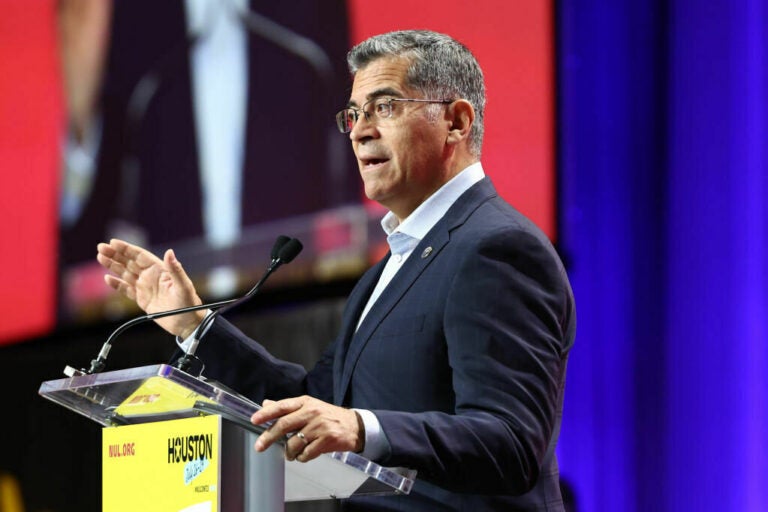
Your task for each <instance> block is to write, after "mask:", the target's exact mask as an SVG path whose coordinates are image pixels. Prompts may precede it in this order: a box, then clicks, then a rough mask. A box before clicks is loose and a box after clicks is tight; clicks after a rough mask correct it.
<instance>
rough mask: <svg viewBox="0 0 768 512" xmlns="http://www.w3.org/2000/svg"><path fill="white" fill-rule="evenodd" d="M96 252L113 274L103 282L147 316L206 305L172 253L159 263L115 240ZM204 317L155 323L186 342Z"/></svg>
mask: <svg viewBox="0 0 768 512" xmlns="http://www.w3.org/2000/svg"><path fill="white" fill-rule="evenodd" d="M97 250H98V254H97V255H96V259H97V260H98V262H99V263H100V264H101V265H102V266H103V267H104V268H106V269H107V270H109V271H110V272H111V274H106V275H105V276H104V281H105V282H106V283H107V284H108V285H109V286H111V287H112V288H114V289H115V290H117V291H119V292H120V293H122V294H123V295H125V296H126V297H128V298H129V299H131V300H134V301H136V304H138V306H139V307H140V308H141V309H143V310H144V311H146V312H147V313H157V312H159V311H167V310H171V309H176V308H183V307H187V306H195V305H198V304H202V303H203V302H202V300H200V297H199V296H198V295H197V292H196V291H195V287H194V285H193V284H192V280H191V279H190V278H189V276H187V273H186V272H185V271H184V268H183V267H182V266H181V262H179V260H177V259H176V255H175V254H174V253H173V250H172V249H168V250H167V251H166V252H165V255H164V256H163V259H160V258H158V257H157V256H155V255H154V254H152V253H151V252H149V251H147V250H146V249H143V248H141V247H139V246H137V245H133V244H129V243H128V242H124V241H123V240H118V239H116V238H113V239H112V240H110V241H109V243H100V244H99V245H98V247H97ZM204 317H205V312H203V311H195V312H193V313H186V314H183V315H173V316H169V317H166V318H162V319H159V320H156V322H157V323H158V325H160V327H162V328H163V329H165V330H166V331H168V332H170V333H171V334H175V335H176V336H179V337H181V338H187V337H189V336H190V335H191V334H192V332H193V331H194V330H195V328H196V327H197V326H198V325H199V324H200V322H201V321H202V319H203V318H204Z"/></svg>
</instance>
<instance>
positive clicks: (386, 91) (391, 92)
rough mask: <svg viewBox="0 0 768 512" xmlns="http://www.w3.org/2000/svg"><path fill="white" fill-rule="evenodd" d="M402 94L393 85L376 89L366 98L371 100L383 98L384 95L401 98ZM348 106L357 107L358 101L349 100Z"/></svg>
mask: <svg viewBox="0 0 768 512" xmlns="http://www.w3.org/2000/svg"><path fill="white" fill-rule="evenodd" d="M402 95H403V94H402V93H401V92H400V91H398V90H397V89H394V88H392V87H382V88H381V89H376V90H375V91H372V92H369V93H368V94H367V95H366V97H365V100H366V101H371V100H373V99H376V98H381V97H382V96H392V97H394V98H400V97H402ZM347 106H348V107H357V102H355V101H353V100H349V101H348V102H347Z"/></svg>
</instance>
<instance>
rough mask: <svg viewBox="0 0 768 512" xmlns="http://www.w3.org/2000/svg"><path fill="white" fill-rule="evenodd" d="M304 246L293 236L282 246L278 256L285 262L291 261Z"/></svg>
mask: <svg viewBox="0 0 768 512" xmlns="http://www.w3.org/2000/svg"><path fill="white" fill-rule="evenodd" d="M303 248H304V246H303V245H301V242H299V241H298V240H297V239H296V238H291V239H290V240H289V241H288V242H287V243H286V244H285V245H284V246H283V247H282V248H280V253H279V255H278V257H279V258H280V261H282V262H283V263H290V262H291V261H293V258H295V257H296V256H298V255H299V253H300V252H301V250H302V249H303Z"/></svg>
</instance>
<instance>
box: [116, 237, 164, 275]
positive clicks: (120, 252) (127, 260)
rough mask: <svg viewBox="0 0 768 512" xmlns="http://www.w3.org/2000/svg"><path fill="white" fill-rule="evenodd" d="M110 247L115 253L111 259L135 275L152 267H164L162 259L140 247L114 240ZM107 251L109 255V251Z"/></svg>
mask: <svg viewBox="0 0 768 512" xmlns="http://www.w3.org/2000/svg"><path fill="white" fill-rule="evenodd" d="M109 246H110V247H111V248H112V250H113V251H114V254H112V255H110V257H111V258H112V259H113V260H115V261H116V262H118V263H120V264H121V265H123V266H124V267H125V268H127V269H128V270H130V271H131V272H133V273H135V274H140V273H141V271H142V270H144V269H146V268H149V267H151V266H152V265H162V260H161V259H160V258H158V257H157V256H155V255H154V254H152V253H151V252H149V251H148V250H146V249H144V248H142V247H139V246H138V245H133V244H130V243H128V242H125V241H123V240H120V239H117V238H113V239H112V240H110V241H109ZM105 250H106V251H107V253H106V254H107V255H109V254H108V252H109V250H108V249H105Z"/></svg>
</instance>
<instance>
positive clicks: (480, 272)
mask: <svg viewBox="0 0 768 512" xmlns="http://www.w3.org/2000/svg"><path fill="white" fill-rule="evenodd" d="M348 64H349V68H350V71H351V73H352V74H353V77H354V82H353V87H352V91H351V95H350V98H349V102H348V105H347V106H346V108H344V109H342V110H341V111H340V112H339V113H338V114H337V115H336V121H337V124H338V128H339V130H340V131H341V132H342V133H344V134H348V136H349V138H350V140H351V143H352V149H353V151H354V153H355V156H356V158H357V162H358V166H359V170H360V174H361V177H362V180H363V184H364V187H365V192H366V195H367V196H368V197H369V198H371V199H373V200H375V201H377V202H379V203H380V204H382V205H383V206H385V207H386V208H387V209H388V213H387V214H386V215H385V216H384V218H383V219H382V226H383V228H384V230H385V231H386V233H387V235H388V237H387V241H388V243H389V246H390V252H389V254H387V255H386V256H385V257H384V259H382V261H380V262H379V263H378V264H376V265H375V266H374V267H373V268H371V269H370V270H369V271H368V272H367V273H366V274H365V275H363V277H362V278H361V279H360V281H359V282H358V284H357V285H356V287H355V288H354V290H353V291H352V293H351V295H350V297H349V300H348V303H347V306H346V309H345V311H344V315H343V322H342V329H341V332H340V333H339V335H338V337H337V339H336V340H335V341H334V342H333V343H332V344H331V345H330V346H329V347H328V349H327V350H326V351H325V353H324V354H323V356H322V358H321V359H320V361H319V362H318V363H317V364H316V365H315V366H314V368H313V369H312V370H310V371H309V372H307V371H305V369H304V367H302V366H300V365H298V364H293V363H290V362H286V361H281V360H278V359H276V358H274V357H273V356H271V355H270V354H269V353H268V352H267V351H266V350H265V349H264V347H262V346H261V345H260V344H258V343H257V342H255V341H253V340H252V339H250V338H248V337H247V336H245V335H244V334H243V333H242V332H240V331H239V330H238V329H237V328H236V327H234V326H233V325H232V324H230V323H228V322H227V321H226V320H224V319H222V318H220V317H217V318H216V319H215V321H213V322H212V325H210V328H209V329H208V331H207V332H205V333H203V334H204V336H205V338H206V339H205V343H202V344H201V345H200V350H199V351H198V352H197V355H198V356H199V357H200V358H201V359H202V360H203V361H204V362H205V365H206V372H205V373H206V375H207V376H209V377H211V378H214V379H216V380H218V381H220V382H222V383H224V384H226V385H228V386H230V387H232V388H234V389H236V390H237V391H239V392H241V393H243V394H244V395H246V396H249V397H250V398H251V399H253V400H255V401H257V402H262V401H263V405H264V407H263V408H262V409H261V410H259V411H258V412H256V413H255V414H254V415H253V417H252V421H253V422H254V423H255V424H262V423H265V422H268V421H274V424H273V425H272V427H271V428H270V429H268V430H267V431H266V432H264V433H263V434H262V435H261V436H260V437H259V439H258V441H257V443H256V449H257V450H259V451H261V450H265V449H266V448H267V447H268V446H269V445H271V444H272V443H274V442H275V441H277V440H279V439H282V438H283V436H285V435H286V434H293V435H291V436H290V438H289V439H288V441H287V442H286V446H285V454H286V457H287V458H288V459H290V460H294V459H295V460H298V461H307V460H310V459H313V458H315V457H317V456H318V455H320V454H323V453H328V452H334V451H355V452H360V453H362V455H363V456H365V457H367V458H369V459H371V460H373V461H374V462H377V463H379V464H382V465H384V466H405V467H409V468H413V469H416V470H418V479H417V480H416V482H415V484H414V487H413V490H412V491H411V493H410V494H408V495H400V496H379V497H357V498H351V499H350V500H348V501H347V502H345V504H344V505H345V509H347V510H414V511H415V510H418V511H424V510H454V509H455V510H551V511H556V510H563V504H562V497H561V495H560V489H559V476H558V467H557V460H556V456H555V446H556V443H557V439H558V434H559V430H560V419H561V412H562V404H563V392H564V384H565V374H566V361H567V357H568V353H569V351H570V349H571V346H572V344H573V339H574V334H575V308H574V301H573V295H572V292H571V288H570V284H569V282H568V278H567V276H566V273H565V270H564V268H563V265H562V263H561V261H560V259H559V258H558V256H557V254H556V252H555V250H554V249H553V247H552V246H551V244H550V242H549V240H548V239H547V238H546V236H545V235H544V234H543V233H542V232H541V231H540V230H539V229H538V228H537V227H536V226H535V225H534V224H533V223H532V222H531V221H529V220H528V219H527V218H525V217H524V216H523V215H522V214H520V213H519V212H518V211H517V210H515V209H514V208H513V207H511V206H510V205H509V204H508V203H506V202H505V201H504V200H503V199H502V198H501V197H499V195H498V194H497V193H496V191H495V189H494V186H493V184H492V183H491V181H490V180H489V179H488V178H487V177H486V176H485V174H484V172H483V168H482V165H481V163H480V152H481V146H482V139H483V113H484V107H485V88H484V83H483V76H482V72H481V70H480V67H479V65H478V63H477V61H476V59H475V58H474V56H473V55H472V54H471V53H470V51H469V50H468V49H467V48H466V47H465V46H463V45H462V44H461V43H459V42H457V41H455V40H454V39H452V38H450V37H448V36H446V35H443V34H438V33H434V32H428V31H402V32H392V33H386V34H382V35H379V36H375V37H372V38H370V39H368V40H366V41H364V42H362V43H360V44H359V45H357V46H355V47H354V48H353V49H352V50H351V51H350V52H349V54H348ZM296 122H301V121H300V120H297V121H296ZM98 260H99V262H100V263H101V264H102V265H103V266H104V267H106V268H107V269H109V270H110V271H111V274H109V275H107V276H105V280H106V282H107V283H108V284H109V285H110V286H112V287H113V288H115V289H116V290H119V291H120V292H122V293H123V294H125V295H126V296H128V297H130V298H131V299H134V300H136V302H137V303H138V304H139V306H141V307H142V308H143V309H144V310H146V311H147V312H154V311H162V310H169V309H173V308H177V307H182V306H187V305H194V304H200V303H201V300H200V298H199V297H198V295H197V293H196V291H195V289H194V287H193V285H192V283H191V281H190V279H189V278H188V277H187V275H186V273H185V272H184V270H183V268H182V266H181V263H180V262H179V261H178V260H177V259H176V257H175V255H174V254H173V251H172V250H169V251H167V252H166V253H165V255H164V257H163V259H160V258H159V257H157V256H155V255H153V254H151V253H149V252H148V251H146V250H144V249H142V248H140V247H137V246H134V245H131V244H127V243H125V242H123V241H120V240H112V241H110V242H109V243H104V244H99V247H98ZM204 317H205V313H203V312H195V313H189V314H187V315H178V316H171V317H166V318H163V319H162V320H158V323H159V324H160V325H161V326H162V327H163V328H164V329H166V330H167V331H169V332H170V333H172V334H174V335H176V336H178V337H180V338H182V339H188V338H190V337H191V336H192V335H193V334H195V331H196V329H197V328H198V326H199V325H200V324H201V322H202V321H203V319H204ZM182 346H183V345H182Z"/></svg>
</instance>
